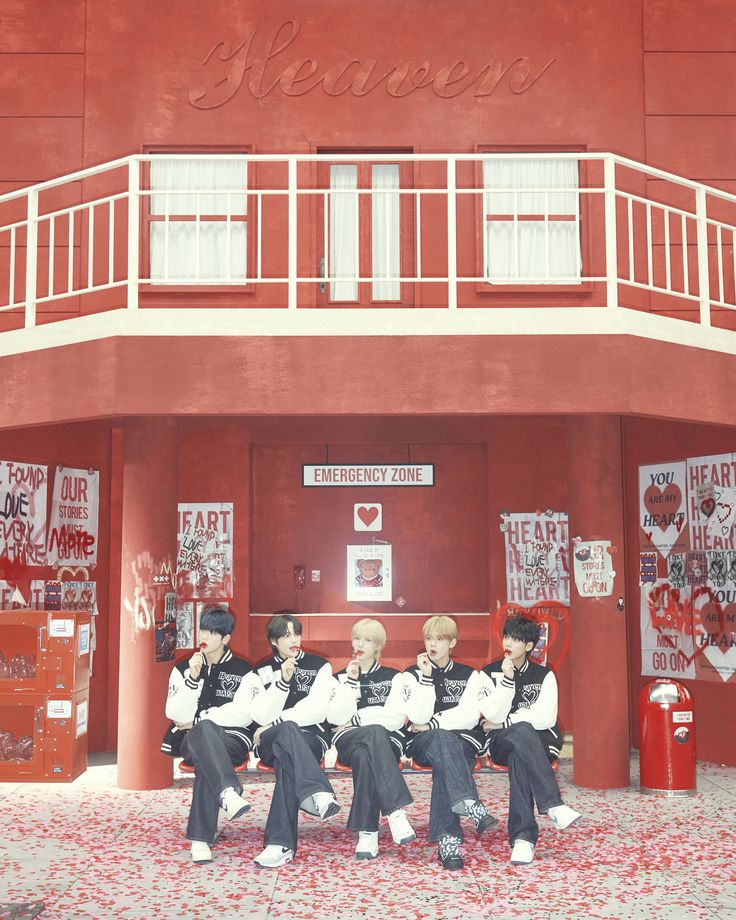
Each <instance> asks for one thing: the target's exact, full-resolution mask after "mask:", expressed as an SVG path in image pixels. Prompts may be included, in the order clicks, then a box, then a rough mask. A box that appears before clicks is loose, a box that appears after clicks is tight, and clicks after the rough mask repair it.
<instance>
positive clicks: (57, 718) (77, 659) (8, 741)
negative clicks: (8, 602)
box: [0, 610, 91, 782]
mask: <svg viewBox="0 0 736 920" xmlns="http://www.w3.org/2000/svg"><path fill="white" fill-rule="evenodd" d="M90 630H91V616H90V613H89V612H79V611H64V610H54V611H45V610H13V611H0V780H13V779H28V780H61V781H66V782H68V781H70V780H72V779H75V778H76V777H77V776H79V775H80V773H83V772H84V771H85V770H86V768H87V723H88V713H89V666H90V641H91V634H90Z"/></svg>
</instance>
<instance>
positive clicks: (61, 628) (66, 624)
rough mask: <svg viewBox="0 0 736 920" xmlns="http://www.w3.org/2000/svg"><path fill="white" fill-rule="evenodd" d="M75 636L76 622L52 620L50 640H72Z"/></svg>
mask: <svg viewBox="0 0 736 920" xmlns="http://www.w3.org/2000/svg"><path fill="white" fill-rule="evenodd" d="M73 635H74V620H53V619H52V620H51V623H50V625H49V638H50V639H71V637H72V636H73Z"/></svg>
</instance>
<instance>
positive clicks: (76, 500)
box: [46, 466, 100, 568]
mask: <svg viewBox="0 0 736 920" xmlns="http://www.w3.org/2000/svg"><path fill="white" fill-rule="evenodd" d="M99 507H100V473H99V471H98V470H75V469H70V468H69V467H65V466H57V467H56V473H55V475H54V487H53V491H52V496H51V518H50V520H49V531H48V546H47V552H46V557H47V562H48V564H49V565H56V566H58V565H69V564H72V565H84V566H86V567H88V568H93V567H94V566H95V565H96V564H97V534H98V519H99Z"/></svg>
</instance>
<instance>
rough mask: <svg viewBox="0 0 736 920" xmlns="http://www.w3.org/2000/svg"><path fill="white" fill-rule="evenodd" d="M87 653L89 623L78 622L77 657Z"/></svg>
mask: <svg viewBox="0 0 736 920" xmlns="http://www.w3.org/2000/svg"><path fill="white" fill-rule="evenodd" d="M88 653H89V623H80V624H79V636H78V642H77V657H78V658H81V657H82V655H87V654H88Z"/></svg>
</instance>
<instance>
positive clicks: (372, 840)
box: [355, 831, 378, 859]
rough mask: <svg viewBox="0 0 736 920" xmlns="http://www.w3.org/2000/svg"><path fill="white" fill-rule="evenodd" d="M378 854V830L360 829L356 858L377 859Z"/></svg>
mask: <svg viewBox="0 0 736 920" xmlns="http://www.w3.org/2000/svg"><path fill="white" fill-rule="evenodd" d="M376 856H378V831H359V832H358V845H357V846H356V848H355V858H356V859H375V858H376Z"/></svg>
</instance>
